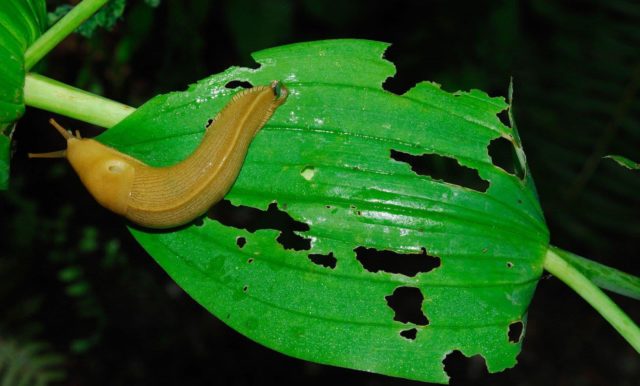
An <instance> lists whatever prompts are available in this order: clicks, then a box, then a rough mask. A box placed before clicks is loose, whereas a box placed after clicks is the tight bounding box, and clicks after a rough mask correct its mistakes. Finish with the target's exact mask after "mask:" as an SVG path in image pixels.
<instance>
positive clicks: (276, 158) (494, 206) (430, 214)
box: [100, 40, 549, 382]
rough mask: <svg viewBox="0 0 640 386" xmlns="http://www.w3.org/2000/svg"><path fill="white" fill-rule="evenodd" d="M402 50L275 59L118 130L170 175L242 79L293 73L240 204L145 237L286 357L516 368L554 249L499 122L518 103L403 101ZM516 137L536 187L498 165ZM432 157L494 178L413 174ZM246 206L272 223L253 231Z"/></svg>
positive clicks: (430, 370) (338, 49) (296, 48)
mask: <svg viewBox="0 0 640 386" xmlns="http://www.w3.org/2000/svg"><path fill="white" fill-rule="evenodd" d="M386 47H387V44H384V43H379V42H373V41H364V40H335V41H319V42H310V43H302V44H294V45H289V46H283V47H277V48H273V49H269V50H265V51H261V52H258V53H255V54H254V58H255V60H256V61H257V62H258V63H259V64H260V67H259V68H258V69H249V68H237V67H233V68H230V69H228V70H227V71H225V72H223V73H221V74H218V75H213V76H211V77H209V78H207V79H204V80H202V81H200V82H198V83H197V84H195V85H192V86H191V87H189V89H188V90H186V91H184V92H176V93H171V94H166V95H160V96H157V97H155V98H153V99H152V100H151V101H149V102H147V103H146V104H145V105H143V106H142V107H141V108H139V109H138V110H137V111H136V112H135V113H133V114H132V115H130V116H129V117H128V118H126V119H125V120H124V121H122V122H121V123H120V124H118V125H116V126H115V127H113V128H112V129H110V130H108V131H107V132H106V133H104V134H103V135H101V137H100V140H101V141H103V142H104V143H106V144H108V145H111V146H114V147H116V148H118V149H120V150H122V151H124V152H126V153H128V154H131V155H133V156H134V157H136V158H140V159H142V160H143V161H145V162H147V163H149V164H151V165H155V166H160V165H169V164H173V163H176V162H178V161H180V160H182V159H183V158H185V157H186V156H187V155H188V154H189V153H191V152H192V151H193V149H194V148H195V147H196V146H197V145H198V142H199V140H200V139H201V137H202V134H203V131H204V128H205V124H206V123H207V120H208V119H209V118H212V117H214V116H215V115H216V113H217V112H218V111H219V110H220V109H221V108H222V107H223V106H224V105H225V104H226V103H228V102H229V100H230V98H231V97H232V96H233V94H235V93H236V92H237V91H238V90H236V89H230V88H227V87H225V85H226V84H228V82H230V81H234V80H236V81H248V82H250V83H251V84H253V85H262V84H268V83H270V82H271V81H272V80H274V79H279V80H282V81H283V82H284V83H285V85H286V86H287V87H288V88H289V90H290V95H289V98H288V100H287V102H286V103H285V104H284V105H283V106H281V107H280V108H279V109H278V110H277V111H276V113H275V115H274V116H273V117H272V119H271V120H270V121H269V122H268V123H267V124H266V126H265V127H264V128H263V129H262V130H261V131H260V132H259V133H258V135H257V136H256V138H255V140H254V142H253V143H252V144H251V147H250V149H249V153H248V155H247V158H246V161H245V163H244V165H243V167H242V170H241V173H240V175H239V177H238V180H237V181H236V183H235V185H234V186H233V188H232V190H231V192H230V193H229V194H228V195H227V196H226V199H228V200H230V202H223V203H222V204H219V205H218V206H217V207H215V208H214V210H213V211H212V213H210V214H209V215H208V216H205V217H204V218H203V219H202V221H200V222H196V223H195V224H192V225H190V226H186V227H183V228H181V229H178V230H173V231H160V232H159V231H148V230H145V229H136V228H132V229H131V231H132V233H133V235H134V236H135V237H136V238H137V239H138V241H139V242H140V243H141V244H142V245H143V246H144V248H145V249H146V250H147V251H148V252H149V253H150V254H151V255H152V256H153V258H154V259H155V260H156V261H157V262H158V263H159V264H160V265H161V266H162V267H163V268H164V269H165V270H166V271H167V272H168V273H169V275H171V277H172V278H173V279H174V280H175V281H176V282H177V283H178V284H179V285H180V286H181V287H182V288H184V289H185V290H186V291H187V292H188V293H189V294H190V295H191V296H192V297H193V298H194V299H196V300H197V301H198V302H199V303H200V304H202V305H203V306H204V307H205V308H207V309H208V310H209V311H210V312H211V313H213V314H214V315H216V316H217V317H218V318H220V319H221V320H223V321H224V322H225V323H227V324H228V325H229V326H231V327H232V328H234V329H236V330H237V331H239V332H241V333H242V334H244V335H246V336H248V337H249V338H251V339H254V340H255V341H257V342H259V343H261V344H264V345H266V346H268V347H271V348H273V349H275V350H278V351H280V352H283V353H285V354H288V355H291V356H295V357H298V358H303V359H307V360H311V361H315V362H320V363H326V364H332V365H337V366H344V367H349V368H355V369H361V370H366V371H374V372H378V373H382V374H387V375H393V376H399V377H405V378H410V379H417V380H423V381H431V382H446V381H447V376H446V374H445V373H444V370H443V365H442V360H443V359H444V358H445V357H446V355H448V354H449V353H451V352H452V351H453V350H460V351H461V352H462V353H464V355H466V356H473V355H476V354H480V355H482V356H483V357H484V358H485V359H486V363H487V367H488V369H489V371H491V372H495V371H501V370H503V369H505V368H508V367H511V366H514V365H515V363H516V356H517V354H518V353H519V351H520V347H521V344H522V339H521V336H515V337H511V340H510V338H509V332H510V329H512V327H516V329H517V327H518V326H524V324H525V323H526V312H527V307H528V305H529V302H530V300H531V297H532V295H533V292H534V290H535V287H536V284H537V282H538V279H539V278H540V275H541V273H542V263H543V261H542V259H543V256H544V254H545V252H546V250H547V248H548V241H549V236H548V230H547V227H546V225H545V222H544V218H543V215H542V211H541V209H540V206H539V204H538V199H537V196H536V193H535V189H534V186H533V181H532V179H531V177H530V176H529V174H528V170H527V168H526V165H525V164H524V159H525V158H524V152H523V151H522V147H521V145H520V143H519V140H518V139H517V138H518V137H517V136H516V135H515V133H514V131H513V130H512V129H511V128H510V127H507V126H505V125H504V124H502V123H501V121H500V120H499V119H498V117H497V114H498V113H500V112H503V111H504V110H505V109H507V108H508V107H509V106H508V104H507V103H506V102H505V100H504V98H491V97H489V96H487V95H486V94H485V93H484V92H481V91H478V90H473V91H470V92H457V93H453V94H451V93H448V92H446V91H443V90H441V89H440V87H439V86H438V85H436V84H433V83H429V82H422V83H419V84H418V85H416V86H415V87H414V88H413V89H411V90H410V91H408V92H407V93H406V94H404V95H401V96H400V95H395V94H392V93H389V92H387V91H385V90H384V89H383V88H382V84H383V82H384V81H385V80H386V79H387V78H388V77H389V76H391V75H393V74H394V72H395V69H394V66H393V65H392V64H391V63H390V62H388V61H386V60H384V59H382V55H383V53H384V51H385V49H386ZM500 138H502V139H504V141H506V143H507V144H508V146H509V147H510V148H511V150H513V152H515V155H516V156H517V157H514V158H513V159H515V160H516V161H515V162H517V163H518V165H510V166H513V169H516V170H518V169H521V170H523V171H524V176H523V179H522V180H521V179H520V178H518V177H517V176H515V175H512V174H509V173H508V172H506V171H505V170H503V169H502V168H500V167H497V166H495V165H494V164H493V163H492V158H491V157H490V156H489V152H488V147H489V145H490V144H491V143H492V141H494V140H496V141H500ZM422 154H437V155H439V157H435V158H436V159H435V161H434V162H435V165H433V166H434V167H435V169H434V170H435V171H437V169H438V167H441V168H442V167H445V168H448V170H447V172H448V173H447V175H451V174H452V173H451V170H450V169H452V168H453V169H460V170H465V171H467V172H470V171H471V172H472V171H473V170H475V171H477V175H476V176H475V180H479V184H476V185H469V186H470V187H471V188H467V187H463V186H460V185H459V184H464V185H466V184H467V182H468V181H471V180H474V178H471V177H467V179H466V180H464V179H462V180H459V181H458V180H456V181H454V182H452V183H451V182H443V181H441V180H439V179H440V178H442V177H441V176H440V175H437V174H435V172H432V174H431V175H432V176H433V177H429V176H426V175H421V174H418V173H416V172H414V171H413V169H412V168H414V169H415V170H418V171H419V172H421V173H422V169H423V168H424V167H425V165H424V164H422V160H423V159H422V158H420V157H419V156H421V155H422ZM447 157H448V158H447ZM496 158H497V157H496ZM454 160H455V161H454ZM456 161H457V163H456ZM458 164H459V165H462V166H464V167H466V168H467V169H465V168H462V167H459V165H458ZM505 168H508V166H505ZM469 169H471V170H469ZM471 174H473V173H471ZM460 181H462V182H460ZM476 182H478V181H476ZM478 186H480V187H482V186H484V188H487V186H488V189H486V191H485V192H483V191H482V190H483V189H482V188H478ZM472 188H473V189H472ZM474 189H475V190H474ZM247 207H248V208H247ZM251 208H253V209H251ZM278 210H279V211H282V212H286V213H285V214H283V213H280V214H278V213H277V211H278ZM225 211H231V213H227V215H228V216H230V217H231V219H230V220H229V219H228V218H226V217H225V215H224V213H225ZM260 211H266V213H263V212H260ZM221 212H222V213H223V214H220V213H221ZM238 212H240V214H242V215H244V216H245V217H246V215H247V214H252V213H253V214H256V215H258V217H260V219H259V220H256V222H254V223H246V222H245V223H242V221H241V220H237V219H234V218H233V215H234V214H236V215H237V214H238ZM288 216H290V218H289V217H288ZM278 219H279V220H278ZM260 221H263V222H262V223H261V222H260ZM265 222H266V223H268V224H266V225H265ZM223 223H224V224H228V225H224V224H223ZM232 225H233V226H232ZM287 238H289V239H294V240H297V242H290V241H289V242H287V241H286V239H287ZM307 248H308V249H307ZM376 251H378V252H377V253H376ZM384 251H387V252H384ZM391 252H395V254H394V253H391ZM375 258H378V260H379V261H378V262H377V263H379V264H378V265H376V262H375V261H372V260H370V259H375ZM408 261H417V263H418V264H419V265H422V266H421V267H418V268H416V267H415V266H413V267H412V266H411V265H407V263H406V262H408ZM425 264H426V265H425ZM410 268H411V269H410ZM418 271H419V272H418ZM402 301H406V302H407V304H408V305H407V306H408V309H404V308H403V307H401V306H398V304H397V303H402ZM516 335H517V334H516Z"/></svg>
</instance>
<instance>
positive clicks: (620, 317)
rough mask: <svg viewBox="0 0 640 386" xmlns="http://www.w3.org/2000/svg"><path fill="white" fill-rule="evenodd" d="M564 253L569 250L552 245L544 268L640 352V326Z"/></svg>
mask: <svg viewBox="0 0 640 386" xmlns="http://www.w3.org/2000/svg"><path fill="white" fill-rule="evenodd" d="M564 253H568V252H566V251H563V250H561V249H559V248H555V247H550V248H549V249H548V250H547V254H546V256H545V259H544V268H545V269H546V270H547V271H549V272H550V273H552V274H553V275H554V276H556V277H557V278H558V279H560V280H562V281H563V282H564V283H565V284H566V285H568V286H569V287H571V289H573V290H574V291H576V292H577V293H578V295H580V296H582V298H583V299H584V300H586V301H587V302H588V303H589V304H591V306H592V307H593V308H595V309H596V311H598V312H599V313H600V315H602V316H603V317H604V318H605V319H606V320H607V321H608V322H609V323H610V324H611V325H612V326H613V328H615V329H616V330H617V331H618V332H619V333H620V335H622V337H623V338H624V339H625V340H626V341H627V342H629V344H630V345H631V346H632V347H633V348H634V349H636V351H637V352H638V353H640V328H638V326H637V325H636V324H635V323H634V322H633V321H632V320H631V319H630V318H629V316H627V314H625V313H624V311H622V310H621V309H620V307H618V305H617V304H615V303H614V302H613V301H612V300H611V299H610V298H609V297H608V296H607V295H606V294H605V293H604V292H602V290H600V288H598V287H597V286H596V285H595V284H593V283H592V282H591V281H590V280H589V279H587V278H586V277H585V276H584V275H583V274H582V273H581V272H580V271H579V270H577V269H576V268H574V267H573V266H572V265H571V264H570V263H569V262H568V261H567V260H566V259H564V258H563V256H562V255H563V254H564Z"/></svg>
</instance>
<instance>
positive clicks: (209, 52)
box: [0, 0, 640, 386]
mask: <svg viewBox="0 0 640 386" xmlns="http://www.w3.org/2000/svg"><path fill="white" fill-rule="evenodd" d="M63 3H66V2H65V1H51V2H50V7H49V8H50V10H51V9H53V8H54V7H55V5H58V4H63ZM328 38H367V39H375V40H382V41H386V42H390V43H393V46H392V47H391V48H390V49H389V51H388V52H387V55H386V57H387V58H388V59H390V60H392V61H393V62H394V63H395V64H396V66H397V70H398V74H397V75H396V77H394V78H393V79H390V80H388V81H387V83H386V84H385V87H386V88H387V89H388V90H391V91H393V92H398V93H402V92H404V91H406V90H407V89H408V88H410V87H411V86H412V85H413V84H414V83H415V82H417V81H420V80H433V81H436V82H439V83H441V84H442V86H443V88H444V89H446V90H451V91H453V90H458V89H462V90H468V89H470V88H479V89H483V90H485V91H487V92H489V93H490V94H491V95H506V93H507V87H508V84H509V79H510V77H511V76H513V77H514V80H515V103H514V105H515V107H514V110H515V113H516V119H517V121H518V126H519V130H520V134H521V137H522V140H523V143H524V147H525V151H526V152H527V155H528V161H529V164H530V167H531V170H532V173H533V176H534V178H535V181H536V184H537V187H538V191H539V194H540V199H541V201H542V205H543V208H544V210H545V214H546V217H547V221H548V225H549V227H550V229H551V234H552V243H553V244H555V245H557V246H560V247H563V248H565V249H568V250H571V251H573V252H576V253H579V254H581V255H583V256H586V257H589V258H592V259H594V260H597V261H600V262H602V263H604V264H607V265H610V266H613V267H616V268H619V269H622V270H624V271H626V272H629V273H632V274H635V275H640V260H638V259H639V258H640V242H639V241H640V237H638V236H639V235H640V221H638V220H639V218H640V195H639V194H638V192H639V191H640V173H638V172H632V171H628V170H626V169H623V168H621V167H619V166H617V165H616V164H614V163H613V162H611V161H610V160H602V159H601V157H602V156H604V155H606V154H622V155H625V156H627V157H630V158H632V159H635V160H638V159H640V151H639V149H640V98H639V97H638V92H639V86H640V49H638V48H639V47H640V4H638V3H637V2H636V1H635V0H618V1H607V2H603V1H597V0H591V1H588V0H585V1H568V0H565V1H551V0H549V1H488V2H475V1H395V2H384V3H383V2H380V3H377V2H372V1H370V0H369V1H364V0H351V1H344V2H338V1H321V0H317V1H314V0H307V1H294V0H262V1H249V0H238V1H233V0H226V1H209V0H191V1H182V0H162V1H161V2H160V5H159V6H158V7H157V8H153V7H150V6H149V5H147V4H146V3H145V2H143V1H133V0H132V1H130V2H129V4H128V6H127V9H126V11H125V13H124V16H123V18H122V20H120V21H119V22H118V23H117V24H116V25H115V28H114V29H113V30H112V31H106V30H100V31H97V32H96V33H95V34H94V35H93V37H91V38H89V39H87V38H84V37H82V36H79V35H73V36H71V37H69V38H68V39H67V40H65V41H64V42H63V43H62V44H61V45H60V46H58V47H57V48H56V49H55V51H53V52H52V53H51V54H50V55H49V56H48V57H47V61H46V63H43V64H42V65H41V66H40V68H39V69H38V71H40V72H42V73H44V74H46V75H48V76H50V77H52V78H54V79H58V80H60V81H63V82H65V83H69V84H72V85H75V86H77V87H80V88H83V89H86V90H89V91H91V92H95V93H98V94H101V95H104V96H106V97H108V98H110V99H114V100H118V101H121V102H124V103H127V104H130V105H132V106H138V105H140V104H142V103H144V101H146V100H147V99H149V98H150V97H152V96H154V95H156V94H157V93H163V92H169V91H174V90H183V89H185V88H186V87H187V85H188V84H190V83H193V82H195V81H197V80H199V79H201V78H204V77H206V76H208V75H210V74H213V73H216V72H219V71H222V70H224V69H226V68H227V67H229V66H231V65H248V66H253V65H254V63H253V62H252V60H251V57H250V53H251V52H252V51H255V50H259V49H262V48H268V47H271V46H276V45H281V44H286V43H292V42H301V41H308V40H316V39H328ZM50 115H51V114H50V113H46V112H43V111H38V110H35V109H28V110H27V113H26V115H25V116H24V118H23V119H22V120H21V121H20V123H19V125H18V129H17V132H16V135H15V137H14V139H15V141H14V142H15V145H16V153H15V156H14V159H13V164H12V176H11V178H12V179H11V189H10V190H9V191H8V192H2V193H0V196H1V197H0V206H1V207H2V210H1V213H2V221H1V222H0V238H1V239H0V240H1V245H2V247H1V250H0V312H1V313H2V315H1V316H0V342H4V343H8V344H10V345H11V347H13V348H14V349H15V350H16V352H23V351H20V350H24V349H25V348H26V347H27V346H28V345H30V344H32V343H34V342H44V343H46V344H47V346H46V347H43V348H41V349H39V350H36V351H35V354H33V355H31V356H29V357H28V358H30V359H28V360H33V361H35V360H37V359H38V355H40V356H44V355H53V356H54V357H55V358H58V359H60V360H61V364H60V365H52V366H51V368H60V369H63V370H64V371H65V372H66V379H65V380H64V381H63V383H64V384H69V385H114V384H133V385H204V384H216V383H220V384H227V385H249V384H263V383H265V382H269V383H271V382H273V383H281V384H298V383H303V384H308V385H321V384H327V383H349V384H352V383H357V384H361V385H392V384H393V385H417V384H419V383H417V382H411V381H404V380H400V379H394V378H389V377H385V376H381V375H376V374H368V373H364V372H359V371H353V370H346V369H340V368H335V367H330V366H322V365H316V364H313V363H308V362H304V361H301V360H297V359H292V358H289V357H286V356H284V355H281V354H279V353H276V352H274V351H272V350H269V349H267V348H264V347H262V346H260V345H259V344H256V343H254V342H252V341H249V340H248V339H246V338H244V337H242V336H241V335H239V334H238V333H236V332H235V331H233V330H231V329H230V328H228V327H226V326H225V325H224V324H222V323H221V322H220V321H218V320H217V319H216V318H215V317H213V316H211V315H210V314H208V313H207V312H206V311H205V310H204V309H203V308H201V307H200V306H199V305H197V304H196V303H195V302H194V301H193V300H192V299H191V298H190V297H189V296H188V295H186V294H185V293H184V292H183V291H182V290H181V289H180V288H178V287H177V286H176V285H175V284H174V283H173V282H172V280H171V279H169V277H168V276H167V275H166V274H165V273H164V272H163V271H162V270H161V269H160V268H159V267H158V266H157V265H156V263H155V262H154V261H153V259H152V258H151V257H149V256H148V255H147V254H146V253H145V252H144V251H143V250H142V249H141V247H139V246H138V245H137V244H136V243H135V241H133V239H132V237H131V236H130V235H129V234H128V232H127V230H126V229H125V227H124V225H123V221H122V220H121V219H120V218H118V217H116V216H115V215H112V214H110V213H108V212H107V211H106V210H104V209H102V208H101V207H99V206H98V204H96V203H95V202H94V201H93V199H92V198H91V197H90V196H89V195H88V194H87V193H86V191H85V190H84V188H83V187H82V186H81V185H80V182H79V181H78V179H77V177H76V176H75V174H73V173H72V171H71V169H70V168H69V167H68V165H67V164H66V163H65V161H63V160H59V161H47V162H36V161H29V160H28V159H26V152H27V151H34V152H37V151H50V150H57V149H58V148H62V146H63V142H62V140H61V139H60V138H58V137H57V135H56V134H55V132H54V131H53V130H51V129H50V127H48V125H47V123H46V120H47V119H48V118H49V117H50ZM61 121H62V122H63V123H64V124H67V126H69V127H72V128H74V129H75V128H79V129H82V130H83V133H85V134H86V135H87V136H90V135H93V134H97V133H98V132H99V131H100V130H99V129H97V128H92V127H89V126H87V125H83V124H81V123H78V122H74V121H72V120H70V119H65V118H62V119H61ZM612 296H613V298H614V300H615V301H616V302H618V303H619V304H620V305H621V306H622V307H623V309H625V310H626V311H627V312H628V313H629V314H630V316H631V317H632V318H633V319H634V320H636V321H639V320H640V309H639V307H638V303H637V301H633V300H630V299H626V298H623V297H620V296H615V295H612ZM34 358H35V359H34ZM518 360H519V365H518V366H517V367H516V368H515V369H512V370H507V371H505V372H503V373H499V374H493V375H488V374H487V373H486V370H484V367H483V364H482V360H478V359H477V358H475V359H465V358H463V357H462V356H457V357H456V356H453V357H451V358H450V359H449V360H448V361H447V366H446V369H447V371H449V373H450V374H452V375H453V376H454V379H453V381H452V384H457V385H476V384H477V385H481V384H482V385H485V384H492V385H543V384H557V385H620V386H623V385H637V384H638V380H639V379H640V358H639V356H638V354H637V353H636V352H635V351H634V350H633V349H632V348H631V347H630V346H629V345H628V344H627V343H626V342H625V341H624V340H623V339H622V338H621V337H620V336H619V335H618V334H617V333H616V332H615V331H614V330H613V328H612V327H611V326H610V325H609V324H608V323H607V322H606V321H605V320H604V319H602V318H601V317H600V316H599V315H598V314H597V313H596V312H595V311H594V310H593V309H592V308H591V307H590V306H588V305H587V304H586V303H585V302H584V301H583V300H582V299H581V298H579V297H578V296H577V295H576V294H575V293H573V292H572V291H571V290H570V289H569V288H568V287H566V286H565V285H564V284H562V283H561V282H559V281H558V280H557V279H554V278H549V277H544V278H543V280H541V282H540V285H539V287H538V290H537V292H536V294H535V297H534V299H533V302H532V304H531V307H530V312H529V323H528V330H527V336H526V338H525V341H524V346H523V351H522V353H521V354H520V356H519V358H518ZM35 363H36V362H34V364H35ZM34 366H35V365H34Z"/></svg>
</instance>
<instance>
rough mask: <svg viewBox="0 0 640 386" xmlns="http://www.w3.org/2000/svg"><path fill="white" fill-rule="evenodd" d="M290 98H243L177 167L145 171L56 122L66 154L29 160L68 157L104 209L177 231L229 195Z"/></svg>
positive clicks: (267, 92)
mask: <svg viewBox="0 0 640 386" xmlns="http://www.w3.org/2000/svg"><path fill="white" fill-rule="evenodd" d="M287 95H288V91H287V89H286V88H285V87H284V85H283V84H282V83H281V82H278V81H274V82H273V83H272V84H271V85H269V86H257V87H253V88H250V89H246V90H243V91H240V92H238V93H237V94H236V95H234V96H233V99H232V100H231V102H229V104H227V105H226V106H225V107H224V109H223V110H222V111H221V112H220V113H219V114H218V115H217V116H216V117H215V118H214V119H213V120H212V121H210V123H209V124H208V125H207V131H206V133H205V135H204V137H203V139H202V142H201V143H200V145H199V146H198V148H197V149H196V150H195V151H194V152H193V153H192V154H191V155H190V156H189V157H187V158H186V159H185V160H183V161H181V162H180V163H178V164H176V165H173V166H167V167H152V166H149V165H146V164H144V163H143V162H141V161H138V160H137V159H135V158H133V157H130V156H128V155H126V154H123V153H121V152H119V151H117V150H115V149H113V148H111V147H108V146H105V145H103V144H101V143H99V142H98V141H96V140H93V139H86V138H81V137H80V135H79V133H78V132H77V131H76V134H75V135H73V134H71V133H70V132H68V131H66V130H65V129H64V128H63V127H62V126H60V125H59V124H58V123H56V122H55V121H54V120H53V119H51V120H50V123H51V124H52V125H53V126H54V127H55V128H56V130H58V132H59V133H60V134H61V135H62V136H63V137H64V138H65V139H66V140H67V149H66V150H61V151H56V152H51V153H37V154H33V153H30V154H29V157H32V158H59V157H66V158H67V160H69V163H70V164H71V166H72V167H73V169H74V170H75V171H76V173H77V174H78V176H79V177H80V180H81V181H82V183H83V184H84V186H85V187H86V188H87V190H89V193H91V195H92V196H93V197H94V198H95V199H96V201H98V203H100V204H101V205H102V206H104V207H105V208H107V209H109V210H111V211H113V212H115V213H118V214H120V215H122V216H124V217H126V218H127V219H129V220H131V221H132V222H134V223H136V224H139V225H141V226H144V227H148V228H172V227H176V226H179V225H183V224H186V223H188V222H190V221H192V220H193V219H195V218H196V217H198V216H200V215H202V214H203V213H205V212H206V211H207V210H208V209H209V208H210V207H211V206H212V205H213V204H215V203H217V202H218V201H220V200H221V199H222V198H223V197H224V195H225V194H227V192H228V191H229V190H230V189H231V186H232V185H233V183H234V181H235V180H236V178H237V177H238V174H239V173H240V168H241V167H242V163H243V162H244V158H245V156H246V154H247V150H248V148H249V145H250V143H251V141H252V139H253V137H254V136H255V135H256V133H257V132H258V131H259V130H260V129H261V128H262V126H264V124H265V123H266V122H267V121H268V120H269V118H271V116H272V115H273V113H274V111H275V110H276V108H278V107H279V106H280V105H282V104H283V103H284V102H285V100H286V98H287Z"/></svg>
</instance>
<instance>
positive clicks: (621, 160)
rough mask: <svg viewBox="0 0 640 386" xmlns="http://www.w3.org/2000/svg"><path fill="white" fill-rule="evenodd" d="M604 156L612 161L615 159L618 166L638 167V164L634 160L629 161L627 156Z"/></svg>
mask: <svg viewBox="0 0 640 386" xmlns="http://www.w3.org/2000/svg"><path fill="white" fill-rule="evenodd" d="M604 158H609V159H612V160H613V161H615V162H616V163H617V164H618V165H620V166H624V167H625V168H627V169H631V170H638V169H640V164H639V163H637V162H635V161H631V160H630V159H629V158H627V157H623V156H621V155H613V154H612V155H607V156H605V157H604Z"/></svg>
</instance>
